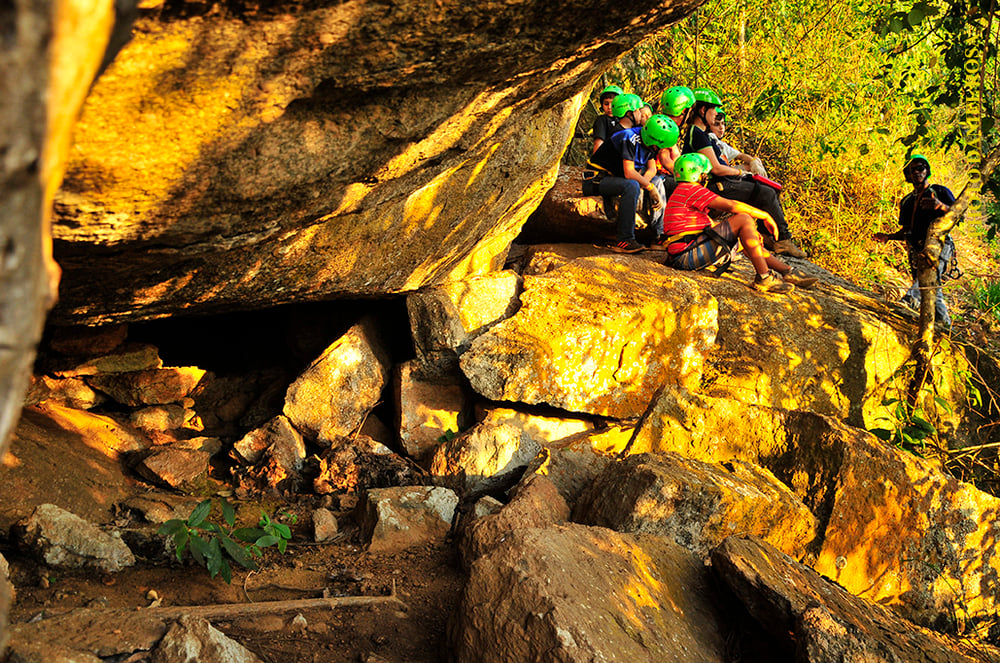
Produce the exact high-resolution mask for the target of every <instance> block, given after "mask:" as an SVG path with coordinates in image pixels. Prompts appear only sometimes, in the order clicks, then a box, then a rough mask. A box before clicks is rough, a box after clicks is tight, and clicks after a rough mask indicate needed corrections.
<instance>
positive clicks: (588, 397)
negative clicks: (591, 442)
mask: <svg viewBox="0 0 1000 663" xmlns="http://www.w3.org/2000/svg"><path fill="white" fill-rule="evenodd" d="M524 288H525V289H524V292H523V293H522V295H521V304H522V306H521V309H520V311H518V313H517V314H516V315H515V316H514V317H512V318H509V319H508V320H505V321H504V322H502V323H500V324H499V325H497V326H495V327H493V328H492V329H491V330H490V331H488V332H486V333H485V334H483V335H482V336H480V337H479V338H477V339H476V340H475V341H473V343H472V346H471V347H470V349H469V350H468V351H467V352H466V353H465V354H464V355H462V358H461V366H462V371H463V372H464V373H465V374H466V376H468V378H469V381H470V382H471V383H472V387H473V389H475V390H476V391H477V392H478V393H480V394H482V395H483V396H485V397H486V398H489V399H492V400H507V401H516V402H521V403H529V404H530V403H547V404H549V405H553V406H556V407H559V408H562V409H565V410H569V411H571V412H587V413H591V414H598V415H602V416H611V417H620V418H626V417H635V416H638V415H639V414H640V413H642V411H643V410H644V409H645V408H646V406H647V405H648V404H649V401H650V399H651V398H652V396H653V393H654V392H655V391H656V389H657V388H658V387H659V386H660V385H662V384H668V385H671V386H690V387H691V388H694V387H696V386H697V385H698V383H699V382H700V379H701V374H702V366H703V365H704V360H705V355H706V354H708V352H709V351H710V350H711V348H712V345H713V343H714V340H715V330H716V324H717V323H716V311H717V302H716V301H715V299H714V298H713V297H712V296H711V295H709V294H708V293H707V292H705V291H704V290H702V289H700V288H698V287H696V286H694V285H693V284H692V283H691V282H690V281H688V280H686V279H683V278H678V277H677V276H676V272H674V271H673V270H669V269H667V268H665V267H663V266H662V265H657V264H655V263H652V262H650V261H648V260H643V259H641V258H635V257H632V256H600V257H594V258H583V259H580V260H577V261H574V262H572V263H568V264H567V265H565V266H564V267H562V268H560V269H557V270H555V271H552V272H549V273H548V274H545V275H544V276H539V277H530V278H529V277H525V280H524Z"/></svg>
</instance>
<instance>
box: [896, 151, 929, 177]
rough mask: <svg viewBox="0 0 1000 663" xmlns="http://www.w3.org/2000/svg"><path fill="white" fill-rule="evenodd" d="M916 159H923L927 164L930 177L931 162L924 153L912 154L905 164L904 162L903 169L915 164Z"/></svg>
mask: <svg viewBox="0 0 1000 663" xmlns="http://www.w3.org/2000/svg"><path fill="white" fill-rule="evenodd" d="M914 161H923V162H924V163H925V164H927V176H928V177H930V175H931V162H930V161H928V160H927V157H925V156H924V155H923V154H911V155H910V158H909V159H907V160H906V163H905V164H903V170H906V169H907V168H909V167H910V166H911V165H912V164H913V162H914Z"/></svg>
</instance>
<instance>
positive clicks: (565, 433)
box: [476, 405, 594, 445]
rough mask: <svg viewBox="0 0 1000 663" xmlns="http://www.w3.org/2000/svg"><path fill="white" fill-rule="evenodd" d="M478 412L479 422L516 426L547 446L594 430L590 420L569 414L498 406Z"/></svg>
mask: <svg viewBox="0 0 1000 663" xmlns="http://www.w3.org/2000/svg"><path fill="white" fill-rule="evenodd" d="M526 409H527V408H526ZM477 410H478V411H477V413H476V419H477V420H478V421H480V422H483V423H492V424H509V425H511V426H515V427H517V428H520V429H521V430H523V431H524V432H525V433H527V434H528V435H530V436H531V437H532V439H535V440H538V441H539V442H540V443H542V444H545V445H549V444H552V443H554V442H556V441H558V440H562V439H565V438H567V437H570V436H572V435H575V434H577V433H582V432H584V431H588V430H591V429H593V428H594V424H593V422H592V421H590V419H588V418H584V417H574V416H572V415H569V414H566V415H562V416H559V415H557V414H539V413H534V412H526V411H522V410H516V409H514V408H510V407H499V406H496V405H483V406H480V407H479V408H477Z"/></svg>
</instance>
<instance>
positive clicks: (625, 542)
mask: <svg viewBox="0 0 1000 663" xmlns="http://www.w3.org/2000/svg"><path fill="white" fill-rule="evenodd" d="M715 599H716V596H715V591H714V589H713V587H712V584H711V582H710V578H709V575H708V571H707V569H706V568H705V566H704V565H703V564H702V563H701V561H700V560H699V559H698V558H697V557H696V556H695V555H693V554H692V553H690V552H689V551H687V550H685V549H683V548H681V547H680V546H678V545H676V544H673V543H671V542H669V541H667V540H665V539H661V538H658V537H651V536H642V535H629V534H619V533H617V532H612V531H611V530H606V529H601V528H596V527H584V526H582V525H565V526H553V527H548V528H544V529H528V530H520V531H517V532H514V533H513V534H511V535H510V536H508V537H507V538H506V540H505V541H504V543H503V544H502V545H501V546H499V547H497V548H496V549H495V550H493V551H492V552H490V553H488V554H487V555H485V556H484V557H481V558H479V559H478V560H476V561H475V562H474V563H473V564H472V569H471V571H470V574H469V580H468V582H467V583H466V586H465V589H464V591H463V594H462V602H461V604H460V606H459V610H458V612H457V614H456V618H455V620H454V622H453V624H452V626H451V628H450V640H451V643H452V647H453V650H454V654H455V658H456V660H457V661H459V663H466V662H468V663H472V662H473V661H475V662H476V663H522V662H524V663H527V662H528V661H539V660H553V661H565V662H567V663H569V662H579V663H584V662H585V661H635V662H642V663H647V662H648V663H653V662H654V661H655V662H657V663H664V662H670V663H674V662H675V663H688V662H690V661H703V662H705V663H710V662H712V661H724V660H727V659H726V654H725V639H724V637H723V634H722V629H721V620H722V614H721V613H719V612H717V611H716V608H715V607H714V606H713V603H714V601H715Z"/></svg>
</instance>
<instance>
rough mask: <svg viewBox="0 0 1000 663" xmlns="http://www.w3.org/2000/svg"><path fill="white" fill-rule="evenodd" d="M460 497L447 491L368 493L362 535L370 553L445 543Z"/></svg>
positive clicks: (380, 490) (381, 490)
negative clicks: (443, 541)
mask: <svg viewBox="0 0 1000 663" xmlns="http://www.w3.org/2000/svg"><path fill="white" fill-rule="evenodd" d="M457 506H458V496H457V495H456V494H455V493H454V492H452V491H450V490H448V489H447V488H440V487H430V486H410V487H399V488H378V489H372V490H368V491H366V492H365V502H364V504H362V505H360V508H361V509H362V519H361V531H362V537H363V539H364V540H365V541H366V542H367V543H368V550H369V551H371V552H397V551H400V550H405V549H406V548H410V547H412V546H419V545H425V544H427V543H432V542H439V541H442V540H444V538H445V536H447V534H448V532H449V531H450V530H451V523H452V520H453V519H454V517H455V507H457Z"/></svg>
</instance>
